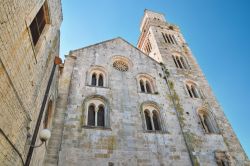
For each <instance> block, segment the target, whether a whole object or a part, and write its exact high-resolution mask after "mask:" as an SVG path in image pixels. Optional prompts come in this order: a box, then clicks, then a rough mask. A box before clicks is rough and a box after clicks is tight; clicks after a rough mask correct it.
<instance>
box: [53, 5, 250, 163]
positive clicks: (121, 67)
mask: <svg viewBox="0 0 250 166" xmlns="http://www.w3.org/2000/svg"><path fill="white" fill-rule="evenodd" d="M140 29H141V35H140V37H139V41H138V46H137V48H136V47H134V46H132V45H131V44H129V43H128V42H126V41H125V40H124V39H122V38H115V39H112V40H108V41H104V42H101V43H97V44H95V45H91V46H88V47H84V48H80V49H77V50H73V51H70V53H69V55H68V56H67V57H66V59H65V64H64V69H63V73H64V74H62V77H61V78H60V84H63V85H62V86H61V88H62V90H63V91H64V93H62V96H61V100H63V101H64V102H62V104H61V105H58V107H60V110H61V111H62V112H63V113H64V112H65V117H64V120H63V121H64V122H63V125H61V126H60V131H61V132H60V133H61V137H60V134H57V137H60V138H61V139H60V141H61V142H60V144H58V145H55V148H56V149H57V150H58V152H57V153H56V155H55V158H57V159H58V160H57V162H56V164H58V165H59V166H69V165H86V166H91V165H102V166H116V165H117V166H118V165H127V166H134V165H141V166H145V165H154V166H157V165H159V166H164V165H165V166H169V165H173V166H185V165H186V166H189V165H206V166H214V165H237V166H238V165H242V166H243V165H249V160H248V158H247V156H246V154H245V152H244V150H243V149H242V147H241V145H240V143H239V141H238V139H237V137H236V135H235V134H234V132H233V130H232V128H231V126H230V124H229V122H228V120H227V119H226V117H225V115H224V113H223V111H222V110H221V108H220V106H219V104H218V102H217V101H216V99H215V97H214V95H213V93H212V91H211V88H210V87H209V85H208V82H207V81H206V79H205V77H204V75H203V73H202V71H201V69H200V68H199V66H198V64H197V62H196V60H195V58H194V56H193V55H192V53H191V51H190V49H189V48H188V46H187V44H186V42H185V40H184V38H183V36H182V34H181V32H180V30H179V28H178V27H177V26H176V25H173V24H170V23H168V22H166V20H165V18H164V16H163V15H162V14H160V13H155V12H152V11H149V10H145V14H144V17H143V20H142V23H141V28H140ZM59 87H60V86H59ZM59 93H60V92H59ZM59 98H60V97H59ZM66 98H67V99H66ZM66 100H67V102H66ZM55 120H58V122H59V121H62V119H59V118H58V119H57V118H56V119H55ZM51 139H53V137H52V138H51ZM56 164H54V165H56ZM52 165H53V164H52Z"/></svg>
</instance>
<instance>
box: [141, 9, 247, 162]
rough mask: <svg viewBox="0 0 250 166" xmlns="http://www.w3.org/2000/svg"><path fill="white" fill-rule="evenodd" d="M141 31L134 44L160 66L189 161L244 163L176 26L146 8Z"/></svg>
mask: <svg viewBox="0 0 250 166" xmlns="http://www.w3.org/2000/svg"><path fill="white" fill-rule="evenodd" d="M140 31H141V34H140V37H139V40H138V44H137V47H138V48H139V49H140V50H141V51H142V52H144V53H145V54H146V55H148V56H149V57H151V58H152V59H154V60H156V61H157V62H159V63H160V64H161V66H162V70H163V71H159V75H160V76H162V75H163V76H165V77H162V78H163V79H165V80H166V84H167V85H166V86H167V87H168V89H169V92H167V93H169V94H167V96H166V103H172V105H173V107H172V109H174V110H175V111H176V116H177V117H178V120H179V124H180V128H181V131H182V133H181V135H182V136H183V138H184V140H185V145H186V147H187V149H188V153H189V156H190V159H191V161H192V165H197V164H198V165H199V164H201V163H210V162H213V163H217V164H218V163H221V162H223V164H226V165H228V164H229V163H230V164H232V165H244V164H243V163H244V162H245V161H247V160H248V159H247V156H246V154H245V152H244V150H243V149H242V147H241V145H240V142H239V141H238V139H237V137H236V135H235V133H234V131H233V129H232V128H231V125H230V124H229V122H228V120H227V118H226V116H225V114H224V113H223V110H222V108H221V107H220V105H219V103H218V101H217V100H216V97H215V96H214V94H213V92H212V90H211V88H210V86H209V84H208V82H207V80H206V78H205V76H204V74H203V72H202V71H201V69H200V67H199V65H198V63H197V61H196V59H195V57H194V56H193V55H192V52H191V50H190V49H189V47H188V45H187V43H186V42H185V40H184V37H183V35H182V34H181V32H180V29H179V27H178V26H176V25H174V24H170V23H169V22H167V21H166V19H165V17H164V15H163V14H161V13H156V12H152V11H149V10H145V11H144V16H143V19H142V22H141V25H140ZM165 69H167V73H168V74H167V75H166V72H165V71H166V70H165ZM164 93H165V92H164ZM169 96H171V97H169ZM176 127H177V126H176ZM216 143H217V144H216ZM220 155H222V156H223V157H222V158H223V159H222V158H220V157H218V156H220ZM213 163H210V164H211V165H214V164H213ZM208 165H209V164H208ZM218 165H219V164H218Z"/></svg>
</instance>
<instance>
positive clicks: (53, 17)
mask: <svg viewBox="0 0 250 166" xmlns="http://www.w3.org/2000/svg"><path fill="white" fill-rule="evenodd" d="M46 2H47V4H48V11H49V19H50V22H49V24H47V25H46V27H45V29H44V31H43V33H42V35H41V36H40V38H39V41H38V43H39V44H37V45H36V46H33V43H32V38H31V33H30V30H29V25H30V23H31V21H32V20H33V18H34V17H35V15H36V13H37V12H38V10H39V9H40V7H41V6H42V5H43V4H44V0H21V1H7V0H2V1H1V2H0V33H1V35H0V52H1V53H0V96H1V97H0V128H1V131H2V132H1V133H0V137H1V139H0V149H1V151H0V162H1V163H2V164H3V165H22V162H21V158H20V156H18V154H17V152H16V151H15V150H14V148H13V147H12V146H11V144H10V142H11V143H12V144H13V145H14V146H15V147H16V149H17V151H19V153H20V154H21V157H22V159H23V160H24V162H25V160H26V157H27V152H28V149H29V145H28V144H30V141H29V139H30V138H29V139H27V135H29V133H30V134H31V135H32V134H33V131H34V128H35V125H36V121H37V117H38V114H39V112H40V108H41V104H42V100H43V98H44V95H45V94H44V93H45V89H46V87H47V84H48V79H49V76H50V73H51V70H52V66H53V63H54V57H55V56H59V42H60V40H59V38H60V31H59V28H60V24H61V21H62V12H61V2H60V0H56V1H51V0H47V1H46ZM57 73H58V72H57V70H56V73H55V75H54V80H53V82H52V85H51V89H50V92H49V97H48V100H50V99H52V100H53V102H54V105H55V99H56V98H57V88H56V87H57V81H56V80H57V79H58V76H57V75H58V74H57ZM46 103H48V102H46ZM46 107H47V106H46ZM46 107H45V108H46ZM41 124H43V123H41ZM41 127H42V125H41ZM4 135H6V136H7V139H9V141H10V142H8V141H7V139H6V137H4ZM37 143H39V139H37ZM44 149H45V148H44V146H43V147H42V148H39V149H35V153H34V154H33V160H32V164H31V165H42V160H43V156H44V153H45V150H44ZM37 153H39V155H37Z"/></svg>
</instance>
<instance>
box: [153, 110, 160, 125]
mask: <svg viewBox="0 0 250 166" xmlns="http://www.w3.org/2000/svg"><path fill="white" fill-rule="evenodd" d="M153 123H154V128H155V130H160V125H159V117H158V113H157V111H156V110H154V111H153Z"/></svg>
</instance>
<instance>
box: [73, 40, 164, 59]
mask: <svg viewBox="0 0 250 166" xmlns="http://www.w3.org/2000/svg"><path fill="white" fill-rule="evenodd" d="M116 39H121V40H122V41H124V42H125V43H127V44H128V45H130V46H132V47H133V48H135V49H136V50H137V51H139V52H140V53H142V54H143V55H145V56H146V57H148V58H149V59H151V60H153V61H154V62H156V63H158V64H160V62H157V61H156V60H155V59H153V58H152V57H150V56H148V55H146V54H145V53H144V52H142V51H141V50H140V49H139V48H137V47H136V46H134V45H133V44H131V43H130V42H128V41H126V40H125V39H123V38H122V37H119V36H118V37H116V38H113V39H109V40H104V41H102V42H99V43H96V44H92V45H89V46H86V47H82V48H78V49H75V50H71V51H70V53H72V52H76V51H79V50H83V49H86V48H89V47H94V46H97V45H99V44H103V43H106V42H110V41H113V40H116ZM70 53H69V54H70Z"/></svg>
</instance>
